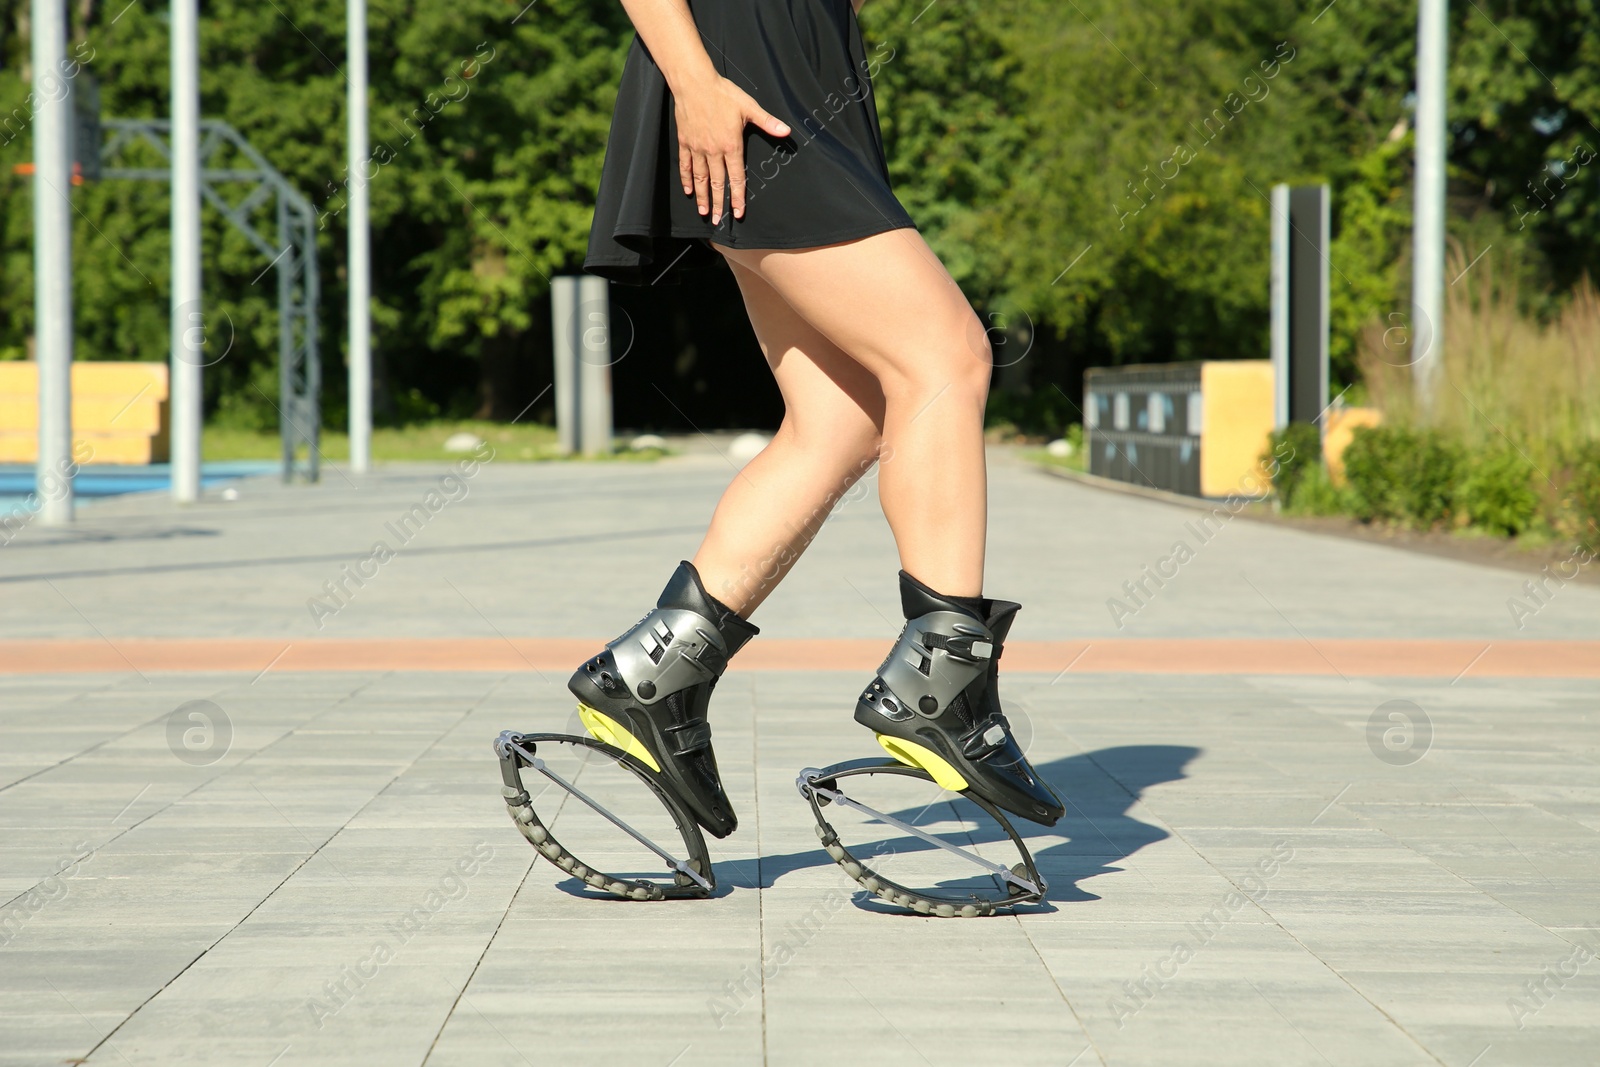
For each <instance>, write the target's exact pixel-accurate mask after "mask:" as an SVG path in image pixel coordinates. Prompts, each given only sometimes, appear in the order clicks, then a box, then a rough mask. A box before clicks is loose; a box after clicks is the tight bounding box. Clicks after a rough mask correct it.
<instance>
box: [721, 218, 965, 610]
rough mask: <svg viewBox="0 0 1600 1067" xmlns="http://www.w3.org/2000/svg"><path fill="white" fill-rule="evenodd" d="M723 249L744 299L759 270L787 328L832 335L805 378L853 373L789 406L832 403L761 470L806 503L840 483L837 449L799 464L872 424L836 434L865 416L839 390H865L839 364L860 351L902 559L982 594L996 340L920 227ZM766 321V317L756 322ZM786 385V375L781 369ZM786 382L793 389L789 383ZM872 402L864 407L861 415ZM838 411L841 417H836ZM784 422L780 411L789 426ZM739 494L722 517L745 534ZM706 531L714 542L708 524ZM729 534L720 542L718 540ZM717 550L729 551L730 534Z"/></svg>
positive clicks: (959, 590) (949, 585)
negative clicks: (987, 410) (792, 247)
mask: <svg viewBox="0 0 1600 1067" xmlns="http://www.w3.org/2000/svg"><path fill="white" fill-rule="evenodd" d="M719 251H721V252H722V254H723V255H724V256H726V257H727V259H728V261H729V262H730V263H731V264H733V266H734V268H735V270H736V271H737V273H738V274H739V278H740V285H741V286H743V287H744V291H745V293H746V302H747V303H748V302H749V301H750V296H749V294H750V293H751V292H752V288H753V285H752V284H751V283H749V282H747V280H746V279H747V278H748V277H749V276H750V275H751V274H754V275H757V276H758V279H759V281H760V282H761V283H763V284H764V286H765V288H763V289H760V290H757V291H758V292H760V293H761V294H762V295H761V300H760V301H759V306H761V307H765V306H767V305H768V304H769V303H771V304H772V305H773V306H776V307H781V308H784V310H783V311H782V316H783V319H782V321H783V323H784V327H785V329H792V330H795V331H799V330H800V329H801V328H802V327H804V328H806V329H808V330H810V331H811V333H812V334H815V335H816V336H817V337H818V339H819V340H821V339H825V341H826V342H831V345H830V346H829V348H828V349H827V351H828V352H829V356H828V357H827V359H826V361H823V362H819V361H816V360H815V359H814V360H813V362H814V363H816V370H815V372H813V371H807V372H806V373H807V376H808V377H807V378H806V379H802V380H803V381H806V380H809V377H810V376H811V375H812V374H813V373H822V374H823V376H824V377H826V378H829V379H831V380H832V381H834V382H844V383H847V384H845V385H840V386H839V387H838V390H837V393H834V394H830V393H828V392H827V391H826V390H809V391H807V392H806V393H805V394H803V395H801V396H797V397H796V399H795V400H794V401H793V402H792V403H791V407H790V414H791V415H796V414H799V415H800V416H801V417H802V418H803V417H804V414H805V407H804V405H805V404H806V403H808V402H812V401H813V399H814V398H818V399H816V405H817V407H818V408H819V409H820V410H822V411H825V412H826V414H824V415H820V416H819V418H818V421H819V422H820V423H821V424H822V425H821V427H819V430H820V434H821V436H817V435H813V436H811V437H808V438H807V439H806V442H807V444H806V446H805V447H796V448H788V449H784V450H782V451H779V452H777V453H776V454H774V455H773V456H772V457H771V460H772V461H771V463H769V464H768V465H767V467H766V468H764V471H763V478H767V477H770V478H773V479H774V490H775V491H776V492H778V493H782V492H786V491H790V490H788V489H786V488H779V486H778V483H777V479H779V478H784V479H787V480H788V481H787V482H786V483H785V484H786V485H794V487H795V488H794V497H793V498H792V499H796V500H798V499H803V500H805V501H806V502H807V503H808V505H809V503H810V502H811V501H814V500H815V499H817V492H818V489H819V485H820V483H818V482H817V481H816V480H815V479H817V478H819V477H825V478H828V479H833V482H832V485H833V486H834V487H837V486H838V484H839V480H840V479H841V478H842V475H841V474H840V472H839V466H838V462H835V464H834V465H833V466H831V467H828V468H827V474H826V475H823V474H822V473H821V471H822V466H821V465H817V466H816V467H815V468H811V469H810V471H811V472H810V473H808V474H806V475H802V474H801V473H800V470H799V468H798V465H799V464H802V463H804V464H815V463H816V461H815V460H814V459H813V458H812V457H813V456H814V455H816V453H814V452H812V451H811V449H812V448H827V449H829V450H830V454H831V455H833V456H834V457H836V460H837V461H844V457H845V456H846V454H847V453H851V452H852V451H854V452H860V451H861V450H862V446H863V444H864V442H865V431H864V429H863V430H860V431H858V436H856V437H855V438H854V439H853V441H852V444H851V447H850V448H846V447H843V446H842V445H840V444H838V443H830V442H834V441H835V439H834V437H833V435H834V434H836V433H838V432H840V429H841V428H842V427H843V426H861V425H863V424H862V422H861V421H860V420H859V419H857V420H855V421H852V417H851V415H850V411H849V406H848V404H846V403H844V402H843V397H851V398H857V397H859V396H860V395H861V394H862V392H863V389H864V387H863V386H861V385H858V384H855V383H856V382H857V378H852V377H848V376H847V374H846V372H845V370H844V369H843V367H842V366H841V359H840V358H839V357H840V356H843V355H848V357H849V358H848V359H847V360H843V361H842V364H843V365H848V364H849V363H850V362H851V361H853V362H854V364H856V365H857V367H856V372H857V373H859V372H860V371H865V373H866V375H867V377H868V378H869V379H870V380H871V381H872V382H873V383H874V385H875V389H876V391H875V394H874V395H878V396H881V397H882V402H883V404H884V407H883V410H882V414H881V416H877V417H878V421H879V425H881V427H882V448H883V452H884V456H885V459H884V462H883V465H882V467H881V469H880V471H879V475H878V497H879V499H880V501H881V502H882V504H883V512H884V515H885V516H886V517H887V518H888V520H889V526H890V528H891V529H892V530H893V531H894V538H895V544H896V545H897V547H898V548H899V550H900V563H901V566H902V567H903V568H904V569H905V570H906V572H907V573H909V574H911V575H912V576H913V577H915V578H917V579H918V580H920V581H922V582H923V583H925V584H926V585H929V586H931V587H932V588H934V589H936V590H939V591H940V592H942V593H944V594H945V595H947V596H979V595H981V594H982V591H983V554H984V540H985V535H986V532H987V524H988V500H987V492H988V491H987V480H986V476H985V467H984V451H983V409H984V400H985V398H986V397H987V396H988V391H989V370H990V351H989V339H988V335H987V334H986V333H985V331H984V329H983V324H982V323H981V322H980V321H979V320H978V317H977V315H975V314H974V313H973V311H972V307H971V305H970V304H968V303H967V300H966V297H965V296H963V295H962V293H961V290H960V289H959V288H958V287H957V286H956V284H955V282H954V281H953V280H952V279H951V277H950V275H949V273H948V272H947V271H946V270H945V269H944V266H943V265H942V264H941V263H940V262H939V260H938V257H936V256H935V255H934V254H933V251H932V249H930V248H929V247H928V245H927V243H926V242H925V241H923V239H922V235H921V234H919V233H918V232H917V231H915V230H911V229H902V230H892V231H889V232H887V233H882V234H878V235H876V236H873V237H867V238H863V239H862V240H859V241H851V242H849V243H846V244H839V245H829V246H826V247H822V248H809V249H801V250H796V251H783V250H772V249H732V248H721V247H720V246H719ZM768 292H770V293H772V294H774V296H775V297H777V298H780V299H781V304H779V303H777V302H776V301H768V300H767V297H766V294H767V293H768ZM754 316H755V308H752V318H754ZM775 317H776V316H775ZM760 329H761V327H760V326H759V325H758V326H757V330H758V332H760ZM799 335H800V334H799V333H798V332H796V333H795V334H793V336H799ZM806 344H807V345H809V346H810V349H808V350H815V351H821V350H822V349H821V348H820V347H819V345H818V343H817V342H816V341H810V340H808V341H807V342H806ZM769 358H771V357H770V355H769ZM776 366H777V365H776V364H775V367H776ZM796 377H797V378H798V377H800V376H799V375H796ZM779 384H780V386H782V385H783V382H782V379H781V377H780V382H779ZM841 394H842V395H841ZM784 395H785V399H786V400H787V399H788V398H789V390H788V389H787V388H785V390H784ZM822 398H831V400H832V403H831V404H826V403H823V399H822ZM873 414H874V415H876V413H873ZM865 415H866V412H863V413H862V417H863V418H864V417H865ZM833 423H838V424H839V425H837V426H836V425H830V424H833ZM788 424H789V423H788V419H787V418H786V419H785V426H788ZM773 443H774V444H775V445H776V444H777V441H774V442H773ZM768 451H769V452H771V451H772V449H771V448H769V449H768ZM763 455H764V456H765V453H763ZM752 465H753V464H752ZM846 468H848V461H846ZM747 469H748V468H747ZM768 470H770V471H771V474H767V473H766V471H768ZM780 472H782V473H781V474H780ZM802 477H805V478H809V479H811V481H808V482H806V483H805V484H806V486H807V488H808V489H809V490H810V491H809V492H806V493H804V494H802V493H801V492H799V491H798V481H799V479H801V478H802ZM732 492H733V490H730V493H732ZM745 499H751V500H752V504H753V503H754V500H753V498H751V497H746V496H741V497H739V498H737V499H736V500H734V501H730V499H729V498H728V497H724V498H723V505H722V506H721V507H719V508H718V521H719V522H720V521H722V519H723V517H724V512H725V511H726V512H728V515H727V520H728V528H729V534H730V535H734V536H739V535H741V534H742V531H741V530H740V529H739V528H738V527H736V526H735V525H734V522H735V519H736V516H739V517H742V516H743V515H744V513H745V512H746V511H748V510H750V509H749V508H746V507H745V505H744V503H743V501H744V500H745ZM735 509H737V512H736V511H735ZM707 543H708V544H710V543H711V538H710V537H709V536H708V538H707ZM733 543H736V542H725V541H723V540H721V539H720V538H719V540H718V541H717V544H718V546H723V545H730V546H731V544H733ZM719 550H720V551H724V552H727V551H730V550H731V547H730V548H720V547H719ZM702 552H704V549H702ZM769 588H770V587H769ZM718 595H720V594H718Z"/></svg>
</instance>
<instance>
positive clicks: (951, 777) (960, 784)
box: [877, 734, 967, 793]
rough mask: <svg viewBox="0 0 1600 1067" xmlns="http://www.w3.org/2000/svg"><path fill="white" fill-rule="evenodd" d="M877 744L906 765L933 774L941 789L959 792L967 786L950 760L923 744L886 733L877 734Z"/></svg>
mask: <svg viewBox="0 0 1600 1067" xmlns="http://www.w3.org/2000/svg"><path fill="white" fill-rule="evenodd" d="M877 737H878V744H880V745H882V746H883V750H884V751H885V752H887V753H889V755H891V756H893V757H894V758H895V759H897V760H899V761H900V762H901V763H904V764H905V765H906V766H907V767H921V768H922V769H923V770H925V771H927V772H928V773H929V774H931V775H932V776H933V780H934V781H935V782H936V783H938V785H939V787H940V788H941V789H948V790H950V791H951V792H952V793H959V792H961V791H962V790H963V789H965V788H967V780H966V779H965V778H963V777H962V776H961V772H960V771H958V770H956V769H955V768H954V767H952V766H951V765H950V761H949V760H947V759H945V758H944V757H943V756H941V755H939V754H938V753H937V752H935V751H933V750H932V749H930V748H928V747H927V746H925V745H919V744H917V743H916V742H915V741H907V740H905V739H904V738H900V737H890V736H889V735H888V734H878V735H877Z"/></svg>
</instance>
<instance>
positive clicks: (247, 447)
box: [202, 419, 667, 463]
mask: <svg viewBox="0 0 1600 1067" xmlns="http://www.w3.org/2000/svg"><path fill="white" fill-rule="evenodd" d="M462 432H466V433H473V434H476V435H477V436H478V437H480V438H482V439H483V440H485V441H487V442H488V443H489V445H490V446H491V447H493V449H494V451H495V457H494V458H495V461H496V462H506V461H511V462H530V463H538V462H548V461H551V460H565V459H577V458H579V457H568V456H564V455H562V454H561V452H560V450H559V448H558V447H557V436H556V431H555V428H554V427H551V426H540V425H538V424H536V423H530V424H527V425H523V424H516V425H512V424H510V423H502V422H481V421H476V420H470V419H469V420H460V421H454V420H452V421H441V422H425V423H417V424H414V425H411V426H399V427H381V428H377V429H374V430H373V431H372V459H373V461H374V462H376V463H384V462H389V463H419V462H451V461H454V460H458V459H462V458H464V457H465V456H466V455H467V454H468V453H461V452H446V451H445V450H444V443H445V441H446V440H448V439H449V437H450V436H451V435H452V434H456V433H462ZM202 447H203V449H204V452H205V457H206V459H208V460H219V461H220V460H234V459H267V460H273V459H277V458H279V456H280V455H281V454H282V452H281V449H282V445H281V443H280V442H279V438H278V435H277V434H276V433H263V432H259V431H254V430H238V429H228V428H225V427H218V426H207V427H206V428H205V436H204V438H203V442H202ZM321 450H322V456H323V458H324V459H327V460H330V461H332V462H334V463H341V462H345V461H348V460H349V458H350V439H349V437H347V436H346V435H345V434H343V433H339V432H335V431H330V430H326V429H325V430H323V433H322V443H321ZM666 454H667V453H666V452H665V451H664V450H661V449H654V448H648V449H644V450H643V451H639V452H634V451H631V450H629V449H628V448H627V447H626V445H624V446H622V447H621V449H620V450H619V451H617V452H614V453H612V454H611V455H609V456H595V457H591V458H593V459H598V460H634V461H637V460H654V459H659V458H660V457H662V456H664V455H666Z"/></svg>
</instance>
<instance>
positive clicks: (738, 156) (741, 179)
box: [728, 145, 745, 219]
mask: <svg viewBox="0 0 1600 1067" xmlns="http://www.w3.org/2000/svg"><path fill="white" fill-rule="evenodd" d="M744 187H745V173H744V146H743V145H741V146H739V147H738V148H736V149H734V151H733V152H731V153H730V154H729V155H728V191H729V192H731V193H732V194H733V217H734V218H736V219H742V218H744Z"/></svg>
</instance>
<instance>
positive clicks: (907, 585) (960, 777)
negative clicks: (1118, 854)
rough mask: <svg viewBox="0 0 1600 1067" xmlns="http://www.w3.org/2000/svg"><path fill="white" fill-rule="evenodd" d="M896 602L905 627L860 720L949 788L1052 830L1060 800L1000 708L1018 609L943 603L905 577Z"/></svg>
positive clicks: (975, 601) (968, 600)
mask: <svg viewBox="0 0 1600 1067" xmlns="http://www.w3.org/2000/svg"><path fill="white" fill-rule="evenodd" d="M900 603H901V606H902V607H903V608H904V609H905V617H906V627H905V629H904V630H902V631H900V639H899V640H898V641H897V642H896V643H895V646H894V648H893V650H892V651H890V653H889V658H888V659H886V660H884V661H883V666H881V667H879V668H878V676H877V677H876V678H875V679H873V681H872V684H871V685H869V686H867V688H866V691H865V692H863V693H862V694H861V699H860V700H858V701H857V702H856V715H855V718H856V722H859V723H860V724H861V725H863V726H865V727H867V728H868V729H870V730H872V731H873V732H874V733H876V734H877V735H878V741H879V743H880V744H882V745H883V747H884V749H885V750H887V751H888V753H889V754H890V755H891V756H893V757H894V758H895V759H897V760H899V761H900V762H901V763H905V764H909V765H910V766H913V767H921V768H922V769H923V770H925V771H927V772H928V773H929V774H930V775H931V776H932V777H933V780H934V781H935V782H937V783H938V784H939V785H941V786H943V787H944V788H946V789H949V790H952V791H954V792H963V791H967V790H970V791H971V792H973V793H976V794H978V795H979V796H982V797H983V798H984V799H985V800H988V801H990V802H991V803H993V804H995V805H996V806H998V807H1001V808H1004V809H1005V810H1006V811H1009V812H1013V813H1015V814H1017V815H1021V816H1022V817H1023V818H1026V819H1031V820H1033V821H1034V822H1038V823H1043V824H1044V825H1046V826H1054V825H1055V823H1056V820H1057V819H1059V818H1061V816H1062V815H1063V814H1064V812H1065V808H1064V807H1063V805H1062V803H1061V799H1060V798H1059V797H1058V796H1056V794H1055V792H1054V790H1052V789H1051V788H1050V786H1048V785H1047V784H1045V782H1044V780H1043V779H1041V778H1040V777H1039V774H1038V772H1037V771H1035V770H1034V769H1033V767H1032V766H1031V765H1030V764H1029V763H1028V759H1027V757H1026V756H1024V755H1023V754H1022V749H1021V748H1020V747H1019V746H1018V744H1017V741H1016V738H1015V737H1013V736H1012V734H1011V725H1010V724H1009V723H1008V722H1007V721H1006V717H1005V714H1004V713H1003V712H1002V711H1001V710H1000V692H999V671H1000V650H1001V647H1002V646H1003V645H1004V644H1005V639H1006V634H1007V633H1008V632H1009V631H1010V629H1011V623H1012V620H1014V619H1015V618H1016V614H1017V611H1018V610H1020V608H1021V607H1022V605H1020V604H1015V603H1012V602H1010V601H1007V600H988V599H983V598H979V597H948V596H944V595H942V594H940V593H936V592H934V591H933V590H932V589H929V588H928V587H927V586H925V585H923V584H922V583H921V582H919V581H917V580H916V579H915V578H913V577H911V575H909V574H907V573H906V572H905V571H901V572H900Z"/></svg>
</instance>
